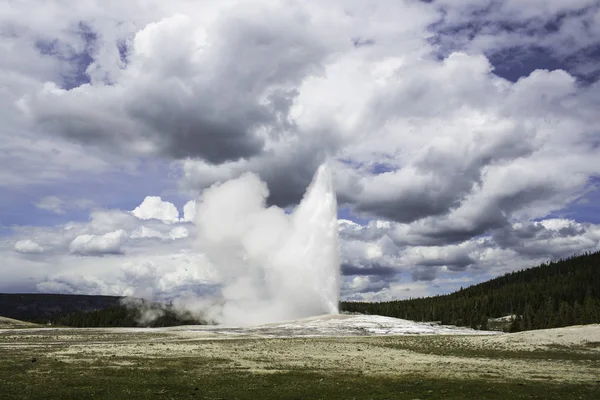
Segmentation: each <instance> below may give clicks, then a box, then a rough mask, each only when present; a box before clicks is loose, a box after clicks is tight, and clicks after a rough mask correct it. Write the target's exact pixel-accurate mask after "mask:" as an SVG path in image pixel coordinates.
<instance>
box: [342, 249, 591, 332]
mask: <svg viewBox="0 0 600 400" xmlns="http://www.w3.org/2000/svg"><path fill="white" fill-rule="evenodd" d="M340 309H341V310H342V311H347V312H360V313H364V314H377V315H385V316H390V317H396V318H403V319H410V320H414V321H439V322H441V323H442V324H450V325H458V326H470V327H473V328H476V329H486V328H487V321H488V318H498V317H502V316H506V315H516V316H517V317H516V318H515V319H514V321H513V323H512V325H511V327H510V329H511V330H512V331H520V330H529V329H544V328H555V327H561V326H568V325H576V324H590V323H600V252H596V253H586V254H583V255H580V256H574V257H570V258H567V259H564V260H560V261H555V262H550V263H546V264H542V265H540V266H538V267H535V268H530V269H525V270H522V271H517V272H512V273H509V274H506V275H504V276H501V277H498V278H495V279H492V280H490V281H487V282H483V283H480V284H478V285H474V286H471V287H468V288H465V289H461V290H459V291H457V292H454V293H451V294H448V295H442V296H434V297H427V298H417V299H409V300H399V301H389V302H379V303H366V302H342V303H341V304H340Z"/></svg>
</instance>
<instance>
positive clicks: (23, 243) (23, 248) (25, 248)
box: [15, 239, 44, 253]
mask: <svg viewBox="0 0 600 400" xmlns="http://www.w3.org/2000/svg"><path fill="white" fill-rule="evenodd" d="M15 251H16V252H19V253H41V252H43V251H44V248H43V247H42V246H40V245H39V243H36V242H34V241H33V240H31V239H25V240H19V241H18V242H16V243H15Z"/></svg>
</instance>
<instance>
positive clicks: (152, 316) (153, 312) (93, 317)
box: [47, 302, 206, 328]
mask: <svg viewBox="0 0 600 400" xmlns="http://www.w3.org/2000/svg"><path fill="white" fill-rule="evenodd" d="M47 323H49V324H51V325H59V326H73V327H81V328H82V327H86V328H96V327H163V326H176V325H202V324H205V323H206V322H205V321H204V320H202V319H200V318H197V317H194V316H193V315H192V314H191V313H189V312H182V311H180V310H177V311H176V310H175V309H173V307H172V306H171V305H169V304H166V305H165V304H160V303H150V302H144V303H140V302H137V304H118V305H114V306H111V307H108V308H104V309H101V310H94V311H80V312H74V313H69V314H62V315H60V314H59V315H55V316H53V317H51V318H49V319H48V321H47Z"/></svg>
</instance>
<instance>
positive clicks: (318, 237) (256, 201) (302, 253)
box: [194, 163, 340, 325]
mask: <svg viewBox="0 0 600 400" xmlns="http://www.w3.org/2000/svg"><path fill="white" fill-rule="evenodd" d="M268 195H269V191H268V189H267V186H266V184H265V183H264V182H262V181H261V180H260V179H259V177H258V176H257V175H256V174H253V173H246V174H244V175H242V176H241V177H239V178H237V179H234V180H231V181H227V182H225V183H222V184H219V185H215V186H213V187H211V188H209V189H207V190H205V191H204V193H203V195H202V198H201V199H200V200H199V201H198V203H197V207H196V218H195V220H196V226H197V229H198V248H199V250H200V251H202V252H203V253H204V254H205V255H206V257H207V259H208V261H210V263H211V264H212V265H213V267H214V269H215V271H216V275H217V278H218V279H217V280H218V282H219V284H220V285H219V286H220V294H219V296H218V300H217V301H213V302H212V303H211V305H210V306H209V307H208V309H207V305H206V302H204V303H203V304H202V305H201V307H202V308H203V313H204V315H206V316H207V317H208V318H210V319H212V320H213V321H216V322H218V323H223V324H230V325H250V324H262V323H269V322H277V321H285V320H293V319H298V318H304V317H309V316H314V315H321V314H337V313H338V301H339V275H340V267H339V246H338V223H337V202H336V197H335V191H334V189H333V183H332V178H331V171H330V168H329V166H328V165H327V164H326V163H325V164H323V165H321V166H320V167H319V168H318V170H317V172H316V173H315V175H314V177H313V180H312V182H311V183H310V185H309V186H308V189H307V190H306V193H305V195H304V197H303V199H302V201H301V202H300V203H299V204H298V206H297V207H296V208H295V209H294V210H293V211H292V212H291V213H290V214H286V212H285V210H283V209H281V208H279V207H276V206H271V207H267V206H266V200H267V197H268ZM196 306H198V304H196ZM194 308H196V307H194Z"/></svg>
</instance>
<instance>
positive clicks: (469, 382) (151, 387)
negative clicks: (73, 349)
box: [0, 349, 600, 400]
mask: <svg viewBox="0 0 600 400" xmlns="http://www.w3.org/2000/svg"><path fill="white" fill-rule="evenodd" d="M2 352H3V354H2V356H3V358H2V361H1V362H0V397H1V398H6V399H14V400H19V399H111V400H112V399H192V398H194V399H240V400H241V399H265V400H270V399H403V398H406V399H415V398H419V399H564V398H580V399H597V398H600V384H568V383H554V382H548V381H546V382H543V381H541V382H538V381H525V380H523V381H519V380H511V381H497V380H494V379H486V378H481V379H424V378H423V377H422V376H407V375H401V376H396V377H382V376H368V375H364V374H362V373H360V372H343V373H332V372H331V371H314V370H309V369H306V368H294V369H293V370H287V371H283V372H281V371H264V372H259V373H253V372H249V371H246V370H244V369H243V368H240V367H239V364H238V363H236V362H235V360H229V359H217V358H210V357H195V356H190V357H177V358H147V357H119V356H115V357H99V358H94V359H88V360H86V362H82V361H83V360H77V359H75V360H70V361H69V362H65V361H61V359H57V358H54V357H53V356H50V355H48V356H46V355H44V354H42V355H40V354H38V353H39V350H33V349H25V350H23V349H21V350H6V349H2Z"/></svg>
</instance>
